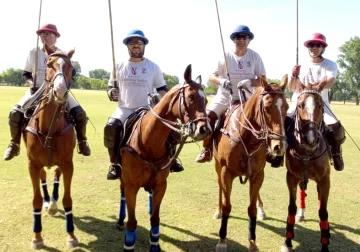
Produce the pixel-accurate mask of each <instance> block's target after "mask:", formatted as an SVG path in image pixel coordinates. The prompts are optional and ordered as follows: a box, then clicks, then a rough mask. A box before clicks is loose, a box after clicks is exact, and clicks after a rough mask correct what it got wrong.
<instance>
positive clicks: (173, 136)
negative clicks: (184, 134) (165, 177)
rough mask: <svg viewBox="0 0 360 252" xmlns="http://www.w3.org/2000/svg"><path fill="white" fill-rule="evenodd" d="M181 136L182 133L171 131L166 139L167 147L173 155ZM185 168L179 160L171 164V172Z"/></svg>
mask: <svg viewBox="0 0 360 252" xmlns="http://www.w3.org/2000/svg"><path fill="white" fill-rule="evenodd" d="M180 138H181V136H180V134H178V133H175V132H171V133H170V135H169V137H168V139H167V141H166V145H167V149H168V151H169V153H170V156H171V157H173V156H174V155H175V153H176V145H177V144H179V143H180ZM183 170H184V167H183V166H182V165H181V164H180V163H179V162H178V161H177V160H175V162H174V163H173V164H172V165H171V166H170V172H182V171H183Z"/></svg>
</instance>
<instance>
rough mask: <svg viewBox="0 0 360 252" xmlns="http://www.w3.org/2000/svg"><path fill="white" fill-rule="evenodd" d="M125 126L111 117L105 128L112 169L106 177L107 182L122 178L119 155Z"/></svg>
mask: <svg viewBox="0 0 360 252" xmlns="http://www.w3.org/2000/svg"><path fill="white" fill-rule="evenodd" d="M123 132H124V129H123V125H122V122H121V121H120V120H119V119H116V118H113V117H110V118H109V119H108V121H107V123H106V125H105V128H104V146H105V147H106V148H107V149H108V152H109V157H110V163H111V164H110V167H109V171H108V174H107V176H106V179H107V180H116V179H119V178H121V168H122V167H121V156H120V153H119V148H120V144H121V143H120V141H121V140H122V138H123Z"/></svg>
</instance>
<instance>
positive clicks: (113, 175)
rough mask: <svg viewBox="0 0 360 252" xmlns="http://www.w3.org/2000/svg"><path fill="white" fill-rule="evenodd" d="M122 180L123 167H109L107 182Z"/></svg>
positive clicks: (118, 165)
mask: <svg viewBox="0 0 360 252" xmlns="http://www.w3.org/2000/svg"><path fill="white" fill-rule="evenodd" d="M120 178H121V165H120V164H111V165H110V167H109V172H108V174H107V177H106V179H107V180H116V179H120Z"/></svg>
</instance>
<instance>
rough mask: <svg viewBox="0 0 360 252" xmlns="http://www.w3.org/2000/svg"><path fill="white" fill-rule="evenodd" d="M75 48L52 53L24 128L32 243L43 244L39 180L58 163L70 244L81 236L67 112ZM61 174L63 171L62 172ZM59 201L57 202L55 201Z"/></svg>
mask: <svg viewBox="0 0 360 252" xmlns="http://www.w3.org/2000/svg"><path fill="white" fill-rule="evenodd" d="M73 54H74V50H71V51H69V52H68V53H67V54H65V53H53V54H50V56H49V58H48V60H47V69H46V79H45V83H44V85H46V86H45V91H44V94H43V96H42V97H41V101H40V103H39V105H38V106H37V108H36V109H35V111H34V113H33V115H32V117H31V118H30V121H29V123H28V126H27V127H26V129H25V132H24V139H25V145H26V149H27V156H28V168H29V173H30V177H31V182H32V186H33V193H34V197H33V216H34V225H33V232H34V238H33V239H32V243H31V247H32V248H33V249H40V248H42V247H43V246H44V242H43V238H42V235H41V231H42V224H41V209H42V206H43V198H42V196H41V188H40V181H41V180H44V178H46V177H45V176H44V173H45V170H44V167H45V166H46V167H48V168H50V167H52V166H57V167H58V169H59V170H60V171H61V174H62V175H63V182H64V196H63V200H62V203H63V206H64V211H65V219H66V232H67V246H68V247H70V248H71V247H75V246H77V245H78V240H77V238H76V237H75V235H74V224H73V215H72V199H71V194H70V193H71V180H72V176H73V172H74V165H73V151H74V148H75V132H74V129H73V126H72V125H71V124H70V122H69V121H68V119H67V116H66V114H65V111H66V101H67V96H68V92H69V89H70V86H71V80H72V71H73V66H72V64H71V60H70V58H71V57H72V55H73ZM59 175H60V174H59ZM55 203H56V202H55Z"/></svg>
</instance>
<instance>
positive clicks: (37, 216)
mask: <svg viewBox="0 0 360 252" xmlns="http://www.w3.org/2000/svg"><path fill="white" fill-rule="evenodd" d="M33 215H34V227H33V230H34V233H40V232H41V230H42V226H41V209H34V210H33Z"/></svg>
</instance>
